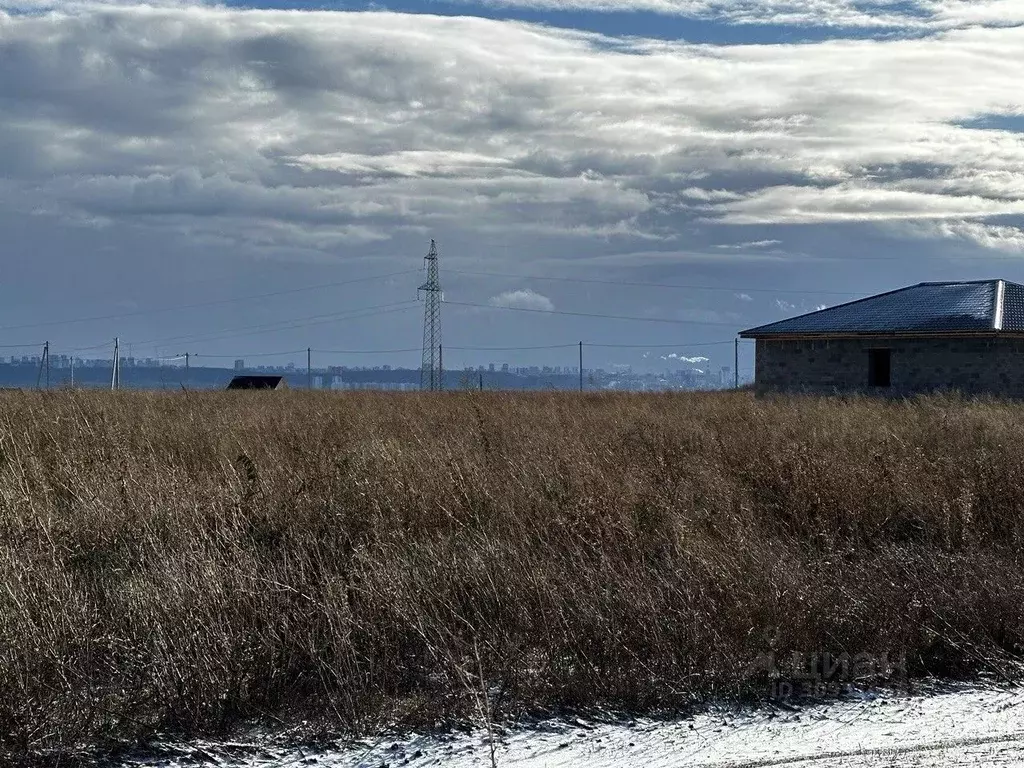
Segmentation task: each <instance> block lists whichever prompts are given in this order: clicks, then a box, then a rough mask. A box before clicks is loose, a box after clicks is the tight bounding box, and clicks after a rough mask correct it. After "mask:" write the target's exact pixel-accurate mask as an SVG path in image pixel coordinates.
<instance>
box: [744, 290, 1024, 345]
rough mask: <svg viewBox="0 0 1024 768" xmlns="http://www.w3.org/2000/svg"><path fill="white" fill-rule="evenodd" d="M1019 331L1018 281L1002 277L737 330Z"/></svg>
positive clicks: (1022, 306)
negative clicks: (1012, 281) (1013, 281)
mask: <svg viewBox="0 0 1024 768" xmlns="http://www.w3.org/2000/svg"><path fill="white" fill-rule="evenodd" d="M999 331H1010V332H1016V333H1020V332H1024V286H1022V285H1020V284H1018V283H1011V282H1009V281H1007V280H976V281H973V282H962V283H918V284H917V285H911V286H909V287H907V288H900V289H899V290H896V291H889V292H888V293H880V294H878V295H877V296H869V297H868V298H866V299H858V300H857V301H851V302H848V303H846V304H839V305H837V306H835V307H829V308H828V309H822V310H819V311H817V312H809V313H808V314H806V315H800V316H799V317H792V318H790V319H788V320H780V321H779V322H777V323H769V324H768V325H762V326H759V327H757V328H750V329H748V330H746V331H741V332H740V336H742V337H743V338H746V339H760V338H772V337H776V336H790V335H793V336H803V335H830V334H838V335H846V334H861V333H864V334H893V333H933V334H949V333H993V332H999Z"/></svg>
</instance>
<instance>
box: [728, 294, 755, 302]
mask: <svg viewBox="0 0 1024 768" xmlns="http://www.w3.org/2000/svg"><path fill="white" fill-rule="evenodd" d="M733 295H734V296H736V298H737V299H739V300H740V301H753V300H754V297H753V296H751V295H750V294H749V293H737V294H733Z"/></svg>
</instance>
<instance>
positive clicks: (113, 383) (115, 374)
mask: <svg viewBox="0 0 1024 768" xmlns="http://www.w3.org/2000/svg"><path fill="white" fill-rule="evenodd" d="M120 388H121V342H120V340H119V339H118V338H117V336H115V337H114V364H113V366H111V370H110V390H111V391H116V390H118V389H120Z"/></svg>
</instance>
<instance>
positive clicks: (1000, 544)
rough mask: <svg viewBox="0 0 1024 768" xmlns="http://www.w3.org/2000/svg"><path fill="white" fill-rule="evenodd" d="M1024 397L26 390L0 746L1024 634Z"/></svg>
mask: <svg viewBox="0 0 1024 768" xmlns="http://www.w3.org/2000/svg"><path fill="white" fill-rule="evenodd" d="M1022 448H1024V409H1022V408H1020V407H1018V406H1015V405H1011V404H1002V403H998V402H991V403H985V402H982V403H972V402H965V401H959V400H955V399H924V400H920V401H914V402H909V403H900V402H896V403H885V402H876V401H869V400H829V399H779V400H770V399H769V400H756V399H754V398H753V397H751V396H749V395H747V394H715V395H712V394H709V395H685V396H675V395H671V396H670V395H666V396H649V395H648V396H630V395H592V396H578V395H570V394H539V395H520V394H486V393H461V394H457V393H451V394H441V395H434V396H429V395H411V396H403V395H399V396H395V395H388V394H371V393H362V394H347V395H333V394H329V393H322V394H317V393H306V392H292V393H255V392H253V393H248V392H241V393H209V394H194V393H190V394H185V393H180V392H179V393H175V394H145V393H130V392H122V393H117V394H111V393H98V392H93V393H87V392H61V393H53V394H45V393H3V394H2V396H0V693H2V695H0V738H2V743H0V749H2V750H3V751H4V754H5V755H6V757H7V758H8V759H10V760H21V759H25V758H26V757H27V756H30V755H41V754H44V753H46V752H48V751H53V750H58V751H61V752H63V753H65V754H66V753H69V752H76V751H81V750H84V749H89V748H93V747H96V746H99V747H105V746H109V745H112V744H118V743H124V742H125V741H129V742H130V741H131V740H134V739H146V738H148V737H150V736H151V735H152V734H154V733H157V732H167V731H170V732H178V733H181V734H200V733H224V732H227V731H230V730H231V729H232V728H235V727H238V726H240V725H241V724H244V723H248V722H253V721H256V722H262V723H266V724H269V725H271V726H274V727H283V726H285V725H290V724H295V723H298V722H300V721H303V720H305V721H307V726H306V727H307V728H317V727H323V728H324V729H329V730H330V729H333V730H341V731H351V732H366V731H368V730H372V729H374V728H375V727H377V726H378V724H380V723H382V722H394V721H397V722H401V723H408V724H410V725H412V724H423V723H427V724H432V723H434V722H437V721H438V720H440V719H447V718H457V717H461V716H468V717H473V716H475V715H476V714H479V713H480V712H482V711H483V712H486V713H487V714H488V715H489V716H493V717H497V718H501V717H507V716H514V715H515V714H517V713H519V712H522V711H524V710H531V709H536V708H545V707H562V706H567V707H588V706H611V707H621V708H628V709H633V710H641V709H642V710H651V709H659V708H671V707H677V706H686V705H687V704H688V703H689V702H691V701H693V699H694V698H695V697H706V696H711V697H718V696H726V697H742V696H758V695H763V694H764V693H765V690H766V684H765V680H764V675H763V672H758V671H756V670H751V669H750V667H749V663H750V661H751V660H753V659H754V658H756V657H757V656H758V654H762V653H766V652H773V653H776V654H779V655H785V654H788V653H790V652H792V651H797V652H801V653H810V652H830V653H841V652H844V651H845V652H849V653H876V654H882V653H887V654H890V655H896V654H906V658H907V669H908V671H909V673H910V674H911V675H928V674H935V675H942V676H954V677H956V676H970V675H973V674H977V673H979V672H988V673H992V674H1008V670H1009V669H1010V668H1011V665H1012V661H1013V660H1014V659H1015V658H1017V657H1019V656H1020V655H1022V654H1024V615H1022V612H1024V608H1022V604H1024V600H1022V596H1024V568H1022V565H1024V450H1022Z"/></svg>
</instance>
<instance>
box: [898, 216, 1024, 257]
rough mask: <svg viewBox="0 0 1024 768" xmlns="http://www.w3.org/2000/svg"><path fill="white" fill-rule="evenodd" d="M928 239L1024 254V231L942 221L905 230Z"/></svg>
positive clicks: (988, 225) (963, 222)
mask: <svg viewBox="0 0 1024 768" xmlns="http://www.w3.org/2000/svg"><path fill="white" fill-rule="evenodd" d="M904 231H905V232H907V233H908V234H911V235H913V236H917V237H927V238H937V237H941V238H954V239H959V240H965V241H967V242H970V243H973V244H975V245H979V246H981V247H982V248H990V249H993V250H997V251H1005V252H1008V253H1024V229H1021V228H1019V227H1011V226H999V225H996V224H982V223H979V222H975V221H940V222H929V223H926V224H913V225H911V226H908V227H906V228H905V230H904Z"/></svg>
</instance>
